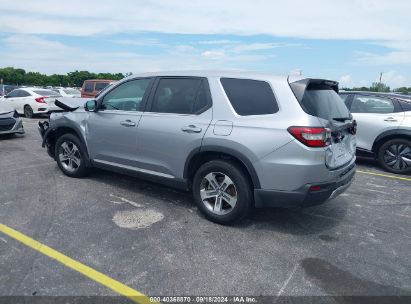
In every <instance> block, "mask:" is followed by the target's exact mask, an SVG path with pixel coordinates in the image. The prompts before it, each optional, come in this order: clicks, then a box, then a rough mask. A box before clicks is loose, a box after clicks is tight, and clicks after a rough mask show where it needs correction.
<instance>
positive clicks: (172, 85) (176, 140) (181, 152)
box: [138, 77, 212, 178]
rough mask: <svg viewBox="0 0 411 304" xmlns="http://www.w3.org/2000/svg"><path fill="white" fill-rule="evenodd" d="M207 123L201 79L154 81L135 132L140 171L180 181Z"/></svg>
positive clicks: (209, 113) (205, 84)
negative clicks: (188, 159)
mask: <svg viewBox="0 0 411 304" xmlns="http://www.w3.org/2000/svg"><path fill="white" fill-rule="evenodd" d="M211 120H212V109H211V97H210V92H209V87H208V82H207V80H206V79H205V78H198V77H161V78H158V79H157V81H156V89H155V90H153V93H152V96H151V98H150V102H149V105H148V107H147V110H146V111H145V112H144V114H143V116H142V118H141V121H140V125H139V128H138V142H139V146H138V154H139V157H140V159H141V162H142V163H144V169H146V170H148V171H149V172H150V173H151V174H154V175H158V176H162V177H167V178H182V177H183V171H184V165H185V162H186V160H187V158H188V155H189V153H190V152H191V151H192V150H194V149H195V148H199V147H200V146H201V142H202V138H203V137H204V134H205V132H206V130H207V128H208V126H209V125H210V122H211Z"/></svg>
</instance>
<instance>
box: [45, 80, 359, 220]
mask: <svg viewBox="0 0 411 304" xmlns="http://www.w3.org/2000/svg"><path fill="white" fill-rule="evenodd" d="M337 92H338V83H336V82H333V81H328V80H321V79H308V78H302V77H298V78H290V77H288V78H287V77H277V76H273V75H266V74H257V73H236V72H173V73H170V72H169V73H153V74H141V75H133V76H132V77H128V78H126V79H123V80H122V81H119V82H118V83H116V84H115V85H114V86H113V87H111V88H110V89H109V90H107V91H105V92H104V93H103V94H102V95H100V96H99V97H98V98H97V100H89V101H87V102H86V104H85V105H84V107H83V106H73V105H71V104H69V102H68V101H67V102H63V101H61V100H60V101H56V104H57V105H59V106H60V107H62V108H63V109H65V110H66V112H64V113H54V114H52V115H51V117H50V121H49V122H47V121H46V122H41V123H39V131H40V133H41V135H42V137H43V147H44V146H46V147H47V151H48V153H49V155H50V156H51V157H53V158H54V159H55V160H56V161H57V163H58V166H59V167H60V169H61V170H62V171H63V172H64V173H65V174H66V175H68V176H71V177H81V176H84V175H85V174H86V173H87V172H88V171H89V169H90V168H91V167H100V168H106V169H109V170H114V171H118V172H123V173H126V174H132V175H138V176H143V177H145V178H148V179H151V180H154V181H159V182H162V183H165V184H166V185H169V186H173V187H178V188H181V189H184V190H191V191H192V192H193V197H194V200H195V202H196V204H197V206H198V208H199V209H200V210H201V211H202V212H203V213H204V215H205V216H206V217H207V218H208V219H210V220H212V221H215V222H218V223H228V222H231V221H233V220H237V219H239V218H242V217H243V216H245V215H246V214H247V212H248V211H249V209H250V208H251V207H254V206H255V207H264V206H271V207H295V206H310V205H315V204H319V203H322V202H324V201H326V200H328V199H331V198H333V197H335V196H336V195H338V194H340V193H341V192H343V191H344V190H345V189H347V188H348V187H349V185H350V183H351V182H352V180H353V177H354V173H355V149H356V144H355V132H356V125H355V121H353V120H352V116H351V114H350V113H349V111H348V109H347V107H346V106H345V105H344V103H343V101H342V100H341V98H340V97H339V96H338V94H337ZM72 100H73V99H70V102H72Z"/></svg>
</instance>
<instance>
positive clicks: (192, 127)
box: [181, 125, 202, 133]
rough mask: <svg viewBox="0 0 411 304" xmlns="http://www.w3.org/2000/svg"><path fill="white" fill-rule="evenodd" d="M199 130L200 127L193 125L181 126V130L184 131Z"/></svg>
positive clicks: (193, 131) (198, 131) (194, 131)
mask: <svg viewBox="0 0 411 304" xmlns="http://www.w3.org/2000/svg"><path fill="white" fill-rule="evenodd" d="M201 130H202V129H201V128H199V127H196V126H195V125H189V126H185V127H182V128H181V131H183V132H186V133H200V132H201Z"/></svg>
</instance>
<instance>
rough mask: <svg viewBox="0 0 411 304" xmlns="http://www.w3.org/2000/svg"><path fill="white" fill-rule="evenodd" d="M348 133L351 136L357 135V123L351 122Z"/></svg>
mask: <svg viewBox="0 0 411 304" xmlns="http://www.w3.org/2000/svg"><path fill="white" fill-rule="evenodd" d="M348 132H350V133H351V134H352V135H355V134H357V121H356V120H353V121H352V124H351V127H349V128H348Z"/></svg>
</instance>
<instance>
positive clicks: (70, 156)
mask: <svg viewBox="0 0 411 304" xmlns="http://www.w3.org/2000/svg"><path fill="white" fill-rule="evenodd" d="M58 157H59V161H60V163H61V165H62V166H63V168H64V169H65V170H66V171H68V172H71V173H72V172H75V171H76V170H78V168H79V167H80V164H81V154H80V150H79V148H78V147H77V146H76V145H75V144H74V143H73V142H71V141H65V142H63V143H62V144H61V145H60V148H59V156H58Z"/></svg>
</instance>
